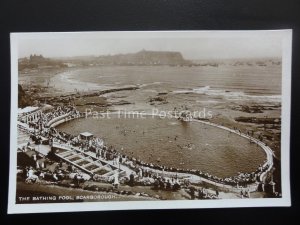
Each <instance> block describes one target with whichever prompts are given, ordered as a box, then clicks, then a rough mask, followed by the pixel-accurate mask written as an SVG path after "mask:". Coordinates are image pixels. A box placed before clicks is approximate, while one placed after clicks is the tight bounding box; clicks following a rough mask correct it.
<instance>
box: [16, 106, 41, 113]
mask: <svg viewBox="0 0 300 225" xmlns="http://www.w3.org/2000/svg"><path fill="white" fill-rule="evenodd" d="M38 109H39V107H35V106H27V107H25V108H23V109H21V108H19V109H18V114H23V113H30V112H34V111H36V110H38Z"/></svg>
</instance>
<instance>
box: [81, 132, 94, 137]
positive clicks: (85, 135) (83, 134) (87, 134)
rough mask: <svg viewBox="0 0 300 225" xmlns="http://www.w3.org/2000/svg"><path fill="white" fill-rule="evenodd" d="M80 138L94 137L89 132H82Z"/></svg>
mask: <svg viewBox="0 0 300 225" xmlns="http://www.w3.org/2000/svg"><path fill="white" fill-rule="evenodd" d="M80 135H81V136H84V137H91V136H94V135H93V134H92V133H89V132H83V133H80Z"/></svg>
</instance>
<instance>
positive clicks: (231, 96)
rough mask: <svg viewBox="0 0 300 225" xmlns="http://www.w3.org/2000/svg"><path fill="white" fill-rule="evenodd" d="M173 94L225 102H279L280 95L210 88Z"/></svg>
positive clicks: (179, 91) (186, 90)
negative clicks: (219, 98)
mask: <svg viewBox="0 0 300 225" xmlns="http://www.w3.org/2000/svg"><path fill="white" fill-rule="evenodd" d="M173 93H175V94H189V93H194V94H202V95H207V96H215V97H223V98H225V99H227V100H235V101H238V100H255V101H268V102H278V103H279V102H281V95H249V94H245V93H244V92H242V91H226V90H222V89H221V90H220V89H212V88H210V86H205V87H200V88H193V89H185V90H175V91H173Z"/></svg>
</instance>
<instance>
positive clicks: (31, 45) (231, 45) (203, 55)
mask: <svg viewBox="0 0 300 225" xmlns="http://www.w3.org/2000/svg"><path fill="white" fill-rule="evenodd" d="M17 40H18V56H19V58H21V57H28V56H29V55H30V54H42V55H43V56H44V57H49V58H51V57H72V56H85V55H87V56H91V55H94V56H99V55H109V54H110V55H114V54H126V53H135V52H138V51H141V50H142V49H144V50H151V51H179V52H181V53H182V55H183V57H184V58H185V59H190V60H197V59H199V60H200V59H230V58H264V57H281V55H282V47H281V43H282V42H281V40H282V33H280V32H276V31H258V32H255V31H246V32H217V31H215V32H84V33H20V34H17Z"/></svg>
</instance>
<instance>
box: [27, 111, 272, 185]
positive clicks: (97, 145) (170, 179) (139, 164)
mask: <svg viewBox="0 0 300 225" xmlns="http://www.w3.org/2000/svg"><path fill="white" fill-rule="evenodd" d="M64 115H66V117H65V118H64V119H65V120H66V121H67V120H71V119H74V118H78V117H80V116H82V115H81V114H80V113H79V112H78V111H77V110H76V108H75V107H73V106H58V107H56V108H54V109H52V110H50V111H48V112H46V113H43V114H42V115H41V117H40V118H39V119H37V120H35V121H31V122H30V126H34V127H36V128H39V129H38V131H36V130H35V132H34V133H33V134H32V139H34V138H36V139H39V138H41V137H43V138H47V139H48V140H49V144H50V145H51V144H52V143H53V142H58V143H63V144H67V145H69V146H72V147H76V148H79V149H81V150H83V151H89V152H92V153H95V157H96V158H99V159H100V158H101V159H103V160H106V161H112V163H113V164H115V165H118V164H121V165H124V166H126V167H128V168H130V169H131V170H132V171H133V172H134V179H135V183H139V182H142V183H143V184H149V185H152V186H153V187H154V188H155V189H165V190H177V189H178V188H180V186H181V185H182V181H179V180H180V179H178V177H177V174H192V175H196V176H200V177H202V178H205V179H208V180H211V181H213V182H217V183H221V184H226V185H231V186H234V187H237V186H238V187H246V186H247V185H248V184H251V183H253V182H255V181H257V180H258V178H259V176H260V175H261V174H262V173H263V172H264V171H266V170H267V169H268V165H267V164H266V165H265V166H260V167H259V168H258V169H257V170H256V171H255V172H252V173H239V174H238V175H237V176H233V177H226V178H219V177H217V176H213V175H211V174H209V173H205V172H202V171H200V170H195V169H181V168H174V167H166V166H162V165H159V164H155V163H148V162H144V161H142V160H139V159H137V158H135V157H132V156H127V155H124V154H121V153H120V152H119V151H118V150H117V149H115V148H114V147H113V146H106V145H104V143H103V140H101V139H100V138H97V137H91V138H90V139H88V140H82V139H81V138H80V137H79V136H74V135H71V134H68V133H65V132H61V131H59V130H57V129H56V128H53V127H48V126H47V125H49V123H51V121H54V120H55V118H57V117H61V116H64ZM158 171H160V172H158ZM161 171H165V172H168V175H165V176H162V174H161ZM129 181H130V178H129V179H128V182H129ZM130 182H131V181H130Z"/></svg>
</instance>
